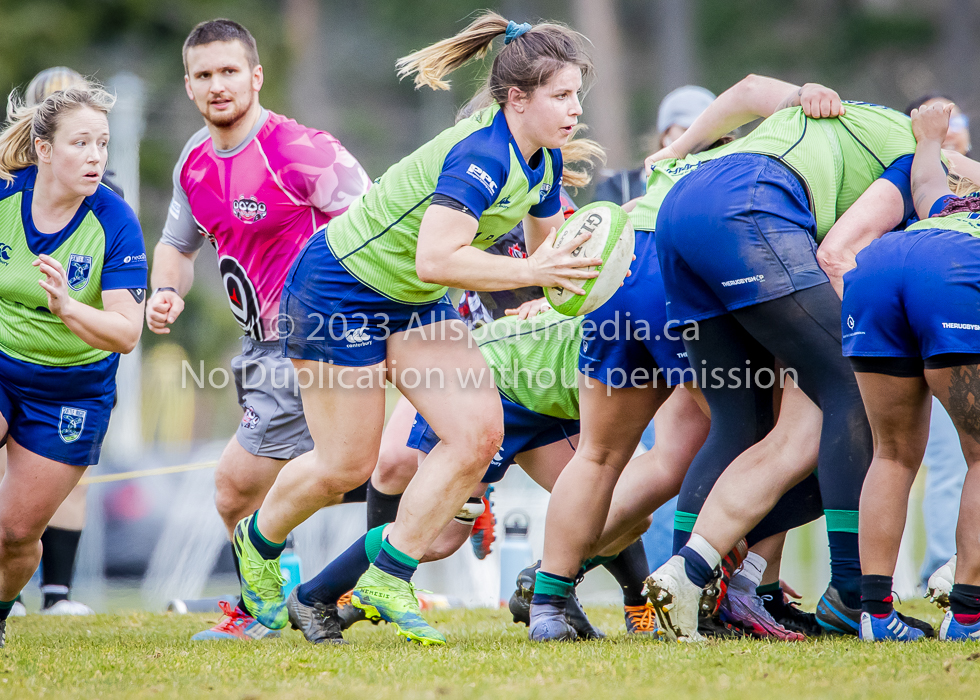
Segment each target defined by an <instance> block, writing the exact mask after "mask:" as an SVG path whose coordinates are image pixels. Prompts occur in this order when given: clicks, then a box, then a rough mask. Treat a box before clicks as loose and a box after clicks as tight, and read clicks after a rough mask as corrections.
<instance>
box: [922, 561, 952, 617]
mask: <svg viewBox="0 0 980 700" xmlns="http://www.w3.org/2000/svg"><path fill="white" fill-rule="evenodd" d="M955 576H956V555H955V554H954V555H953V557H952V558H951V559H950V560H949V561H948V562H946V563H945V564H943V565H942V566H940V567H939V568H938V569H936V570H935V571H934V572H933V574H932V576H930V577H929V583H927V584H926V588H927V589H928V590H927V592H926V597H927V598H928V599H929V601H930V602H932V603H935V604H936V605H938V606H939V607H940V608H942V609H943V610H946V609H948V608H949V594H950V593H952V591H953V579H954V578H955Z"/></svg>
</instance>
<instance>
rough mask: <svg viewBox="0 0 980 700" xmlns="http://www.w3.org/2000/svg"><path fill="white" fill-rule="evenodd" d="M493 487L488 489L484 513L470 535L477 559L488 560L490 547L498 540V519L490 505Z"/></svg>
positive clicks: (476, 521)
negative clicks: (495, 528)
mask: <svg viewBox="0 0 980 700" xmlns="http://www.w3.org/2000/svg"><path fill="white" fill-rule="evenodd" d="M492 492H493V486H488V487H487V494H486V496H484V497H483V513H481V514H480V515H479V516H478V517H477V519H476V520H475V521H474V522H473V532H471V533H470V544H471V545H472V546H473V554H475V555H476V558H477V559H480V560H483V559H486V558H487V556H488V555H489V554H490V551H491V550H490V547H491V545H492V544H493V543H494V541H495V540H496V537H495V536H494V534H493V530H494V527H496V525H497V519H496V518H495V517H494V515H493V504H492V503H490V498H489V496H490V494H491V493H492Z"/></svg>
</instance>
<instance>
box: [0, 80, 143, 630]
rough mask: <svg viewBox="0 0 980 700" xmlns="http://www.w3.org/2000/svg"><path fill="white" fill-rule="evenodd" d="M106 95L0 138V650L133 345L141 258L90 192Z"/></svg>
mask: <svg viewBox="0 0 980 700" xmlns="http://www.w3.org/2000/svg"><path fill="white" fill-rule="evenodd" d="M112 103H113V98H112V97H111V96H110V95H109V94H108V93H106V92H105V91H104V90H102V89H101V88H98V87H96V86H93V85H89V84H83V85H77V86H73V87H70V88H67V89H65V90H61V91H58V92H55V93H53V94H52V95H50V96H48V97H47V98H45V99H44V100H43V101H42V102H41V103H40V104H38V105H36V106H34V107H31V108H25V107H23V106H21V105H20V104H19V103H18V101H17V99H16V96H15V95H12V96H11V99H10V100H9V107H8V119H9V124H8V126H7V127H6V129H4V131H3V132H2V133H0V178H2V180H3V183H2V184H0V267H2V269H3V274H2V275H0V436H2V439H3V440H4V441H5V442H6V445H7V471H6V473H5V474H4V477H3V481H2V482H0V645H2V644H3V641H4V636H5V629H6V617H7V615H8V614H9V612H10V609H11V606H12V605H13V602H14V599H15V598H16V597H17V595H18V594H19V593H20V591H21V589H22V588H23V587H24V585H25V584H26V583H27V582H28V580H29V579H30V578H31V575H32V574H33V573H34V571H35V569H37V565H38V562H39V561H40V558H41V543H40V538H41V533H42V532H43V531H44V528H45V526H46V525H47V524H48V521H49V520H50V519H51V517H52V516H53V515H54V513H55V511H56V510H57V509H58V506H59V505H61V503H62V501H64V500H65V498H66V497H67V496H68V494H69V493H70V492H71V490H72V489H73V488H74V487H75V484H77V483H78V480H79V478H80V477H81V476H82V473H83V472H84V471H85V467H87V466H89V465H90V464H95V463H96V462H98V461H99V453H100V451H101V448H102V440H103V438H104V437H105V433H106V430H107V428H108V426H109V413H110V411H111V410H112V403H113V398H114V396H115V377H116V367H117V365H118V363H119V353H128V352H130V351H131V350H132V349H133V348H134V347H136V343H137V342H138V341H139V338H140V332H141V331H142V327H143V302H144V299H145V296H146V252H145V248H144V244H143V235H142V232H141V231H140V226H139V222H138V221H137V220H136V215H135V214H134V213H133V211H132V209H130V208H129V206H128V205H127V204H126V203H125V202H124V201H123V200H122V199H121V198H120V197H119V196H118V195H116V194H115V193H114V192H112V191H111V190H109V188H107V187H104V186H102V185H101V184H100V181H101V179H102V174H103V172H104V171H105V166H106V161H107V154H108V151H107V147H108V143H109V122H108V120H107V118H106V115H107V114H108V112H109V109H110V108H111V106H112Z"/></svg>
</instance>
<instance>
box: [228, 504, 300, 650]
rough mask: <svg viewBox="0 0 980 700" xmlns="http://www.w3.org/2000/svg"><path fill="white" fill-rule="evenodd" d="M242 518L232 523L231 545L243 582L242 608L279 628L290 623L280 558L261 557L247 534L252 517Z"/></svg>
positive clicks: (265, 623) (256, 617) (266, 624)
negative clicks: (236, 522)
mask: <svg viewBox="0 0 980 700" xmlns="http://www.w3.org/2000/svg"><path fill="white" fill-rule="evenodd" d="M254 517H255V515H254V514H253V515H249V516H247V517H245V518H242V519H241V521H239V523H238V525H236V526H235V536H234V537H233V538H232V544H233V546H234V550H235V557H236V558H237V559H238V570H239V574H240V575H239V578H240V579H241V582H242V598H243V599H244V603H245V607H246V608H247V609H248V610H249V611H250V612H251V613H253V614H254V615H255V619H256V620H258V621H259V622H261V623H262V624H263V625H265V626H266V627H268V628H269V629H273V630H281V629H282V628H283V627H285V626H286V625H288V624H289V613H288V612H287V611H286V599H285V597H284V596H283V594H282V585H283V584H284V583H285V582H286V579H285V577H284V576H283V575H282V570H281V569H280V568H279V559H278V558H277V559H264V558H262V555H261V554H259V552H258V550H256V549H255V546H254V545H253V544H252V541H251V540H250V539H249V537H248V528H249V526H250V525H251V522H252V518H254Z"/></svg>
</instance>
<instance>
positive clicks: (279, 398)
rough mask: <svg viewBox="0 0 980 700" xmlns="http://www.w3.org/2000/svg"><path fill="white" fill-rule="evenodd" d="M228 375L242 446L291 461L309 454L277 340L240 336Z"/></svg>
mask: <svg viewBox="0 0 980 700" xmlns="http://www.w3.org/2000/svg"><path fill="white" fill-rule="evenodd" d="M231 371H232V373H233V374H234V375H235V389H237V390H238V403H239V404H240V405H241V407H242V408H243V409H245V415H244V416H242V422H241V423H240V424H239V425H238V431H237V432H236V433H235V435H236V437H237V438H238V442H239V444H241V446H242V447H244V448H245V449H246V450H247V451H248V452H250V453H252V454H253V455H256V456H258V457H271V458H272V459H293V458H294V457H298V456H299V455H301V454H303V453H304V452H309V451H310V450H312V449H313V438H311V437H310V431H309V428H307V427H306V418H305V417H304V416H303V399H302V397H301V396H300V391H299V389H298V388H297V387H296V373H295V371H294V370H293V363H292V362H290V361H289V360H288V359H287V358H285V357H283V355H282V350H281V348H280V346H279V341H278V340H273V341H269V342H262V343H260V342H258V341H255V340H252V339H251V338H249V337H243V338H242V354H241V355H238V356H236V357H234V358H232V361H231Z"/></svg>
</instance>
